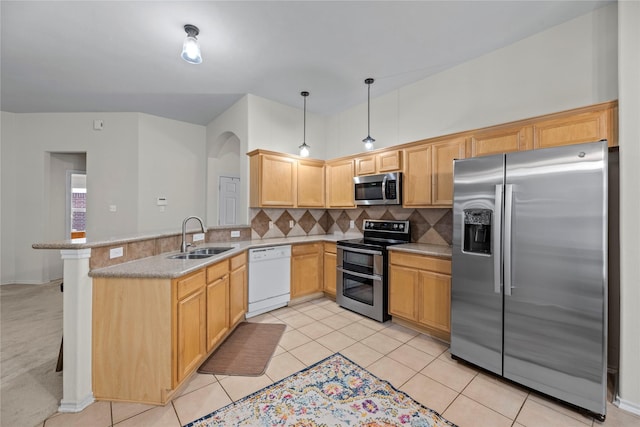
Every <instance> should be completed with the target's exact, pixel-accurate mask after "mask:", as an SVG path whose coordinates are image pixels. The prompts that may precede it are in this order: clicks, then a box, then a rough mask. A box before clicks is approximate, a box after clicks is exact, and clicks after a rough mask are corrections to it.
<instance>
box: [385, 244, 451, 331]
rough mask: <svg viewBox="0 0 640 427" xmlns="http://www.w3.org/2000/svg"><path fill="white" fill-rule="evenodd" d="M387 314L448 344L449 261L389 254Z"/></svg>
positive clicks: (420, 256)
mask: <svg viewBox="0 0 640 427" xmlns="http://www.w3.org/2000/svg"><path fill="white" fill-rule="evenodd" d="M389 313H390V314H391V315H392V316H396V317H399V318H401V319H404V320H407V321H409V322H411V323H413V324H415V325H417V326H418V327H421V328H424V329H425V330H427V331H429V332H430V333H431V334H432V335H434V336H437V337H438V338H441V339H444V340H447V341H448V340H449V337H450V331H451V324H450V316H451V261H450V260H448V259H444V258H437V257H430V256H423V255H417V254H409V253H403V252H397V251H390V253H389Z"/></svg>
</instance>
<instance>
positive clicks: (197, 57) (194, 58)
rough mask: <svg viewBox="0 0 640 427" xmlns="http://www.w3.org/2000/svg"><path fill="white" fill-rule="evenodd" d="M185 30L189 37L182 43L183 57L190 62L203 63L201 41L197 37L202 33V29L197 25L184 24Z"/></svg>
mask: <svg viewBox="0 0 640 427" xmlns="http://www.w3.org/2000/svg"><path fill="white" fill-rule="evenodd" d="M184 31H185V32H186V33H187V37H186V38H185V39H184V43H183V44H182V59H184V60H185V61H187V62H188V63H190V64H201V63H202V55H201V54H200V43H198V39H197V38H196V36H197V35H198V34H200V30H199V29H198V27H196V26H195V25H190V24H187V25H185V26H184Z"/></svg>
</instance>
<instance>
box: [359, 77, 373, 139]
mask: <svg viewBox="0 0 640 427" xmlns="http://www.w3.org/2000/svg"><path fill="white" fill-rule="evenodd" d="M364 82H365V84H366V85H367V137H366V138H365V139H363V140H362V142H364V148H365V150H367V151H369V150H373V143H374V142H376V140H375V139H373V138H371V83H373V82H374V80H373V79H372V78H368V79H365V81H364Z"/></svg>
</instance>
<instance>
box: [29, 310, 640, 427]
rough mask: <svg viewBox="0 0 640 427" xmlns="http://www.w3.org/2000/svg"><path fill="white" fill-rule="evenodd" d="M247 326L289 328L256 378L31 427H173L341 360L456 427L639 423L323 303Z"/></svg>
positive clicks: (194, 386) (196, 378) (229, 379)
mask: <svg viewBox="0 0 640 427" xmlns="http://www.w3.org/2000/svg"><path fill="white" fill-rule="evenodd" d="M249 321H252V322H267V323H285V324H287V329H286V330H285V333H284V335H283V337H282V339H281V341H280V343H279V346H278V347H277V349H276V352H275V353H274V356H273V358H272V360H271V362H270V364H269V366H268V368H267V371H266V373H265V374H264V375H262V376H260V377H236V376H215V375H202V374H198V373H195V374H194V375H193V376H192V377H191V379H190V380H189V382H188V383H187V385H186V386H185V388H184V389H183V390H182V391H181V392H180V395H179V396H178V397H176V398H175V399H174V400H173V401H172V402H171V403H169V404H167V405H165V406H162V407H156V406H150V405H142V404H129V403H118V402H96V403H94V404H92V405H91V406H89V407H88V408H87V409H85V410H84V411H83V412H81V413H78V414H59V413H54V414H52V415H51V416H50V417H49V418H47V419H46V420H45V421H44V422H43V423H42V422H38V421H37V420H34V423H33V424H36V425H37V426H39V427H56V426H65V427H67V426H95V427H107V426H117V427H125V426H172V427H177V426H181V425H183V424H186V423H188V422H191V421H193V420H195V419H197V418H199V417H202V416H204V415H206V414H208V413H210V412H212V411H214V410H216V409H218V408H220V407H222V406H225V405H227V404H229V403H231V402H233V401H236V400H238V399H241V398H242V397H243V396H246V395H247V394H250V393H252V392H254V391H257V390H260V389H261V388H263V387H265V386H268V385H270V384H272V383H273V382H276V381H278V380H280V379H282V378H284V377H286V376H288V375H290V374H292V373H294V372H297V371H299V370H300V369H303V368H305V367H307V366H309V365H311V364H313V363H315V362H317V361H319V360H321V359H323V358H325V357H327V356H329V355H331V354H333V353H335V352H341V353H342V354H343V355H345V356H346V357H348V358H350V359H351V360H353V361H354V362H356V363H358V364H359V365H361V366H363V367H365V368H366V369H367V370H369V371H370V372H372V373H373V374H375V375H376V376H378V377H380V378H382V379H385V380H387V381H389V382H390V383H391V384H393V385H394V386H395V387H396V388H398V389H400V390H402V391H404V392H406V393H408V394H409V395H410V396H412V397H413V398H414V399H415V400H417V401H419V402H420V403H422V404H424V405H425V406H427V407H429V408H432V409H434V410H436V411H438V412H439V413H440V414H442V415H443V416H444V417H445V418H447V419H448V420H450V421H452V422H454V423H456V424H458V425H459V426H461V427H465V426H495V427H499V426H519V427H521V426H528V427H534V426H545V427H550V426H551V427H553V426H563V427H566V426H580V427H584V426H598V425H604V426H608V427H610V426H640V417H636V416H634V415H631V414H629V413H627V412H624V411H621V410H619V409H618V408H617V407H615V406H613V405H608V408H607V411H608V414H607V420H606V422H605V423H602V424H601V423H599V422H597V421H594V420H593V419H591V418H589V417H586V416H584V415H581V414H580V413H578V412H576V411H573V410H571V409H569V408H567V407H565V406H562V405H559V404H557V403H555V402H553V401H551V400H549V399H546V398H544V397H542V396H540V395H538V394H537V393H533V392H529V391H527V390H525V389H523V388H520V387H518V386H514V385H512V384H509V383H507V382H505V381H502V380H499V379H497V378H495V377H493V376H491V375H488V374H486V373H483V372H479V371H477V370H476V369H474V368H472V367H469V366H467V365H465V364H462V363H458V362H456V361H454V360H452V359H451V357H450V355H449V352H448V347H447V345H446V344H445V343H442V342H440V341H438V340H435V339H432V338H430V337H429V336H427V335H423V334H419V333H417V332H415V331H413V330H411V329H407V328H405V327H402V326H399V325H396V324H393V323H391V322H386V323H384V324H381V323H378V322H375V321H372V320H370V319H367V318H364V317H361V316H359V315H357V314H354V313H352V312H349V311H347V310H344V309H342V308H340V307H338V306H337V305H336V304H335V303H334V302H332V301H331V300H328V299H318V300H314V301H311V302H306V303H304V304H300V305H296V306H293V307H285V308H281V309H279V310H276V311H273V312H271V313H266V314H263V315H261V316H258V317H255V318H252V319H249ZM33 424H32V425H33Z"/></svg>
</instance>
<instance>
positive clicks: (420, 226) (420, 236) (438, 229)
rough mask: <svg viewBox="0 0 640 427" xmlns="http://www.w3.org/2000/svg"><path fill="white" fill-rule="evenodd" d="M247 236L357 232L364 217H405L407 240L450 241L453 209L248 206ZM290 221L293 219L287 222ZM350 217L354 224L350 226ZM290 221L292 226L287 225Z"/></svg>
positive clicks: (290, 235)
mask: <svg viewBox="0 0 640 427" xmlns="http://www.w3.org/2000/svg"><path fill="white" fill-rule="evenodd" d="M250 215H251V237H252V238H253V239H267V238H271V237H292V236H311V235H318V234H334V233H336V232H337V233H348V232H357V233H360V234H362V223H363V220H365V219H396V220H409V223H410V227H411V241H412V242H416V243H431V244H439V245H451V242H452V233H453V228H452V227H453V217H452V215H453V213H452V210H451V209H447V208H433V209H405V208H402V207H400V206H371V207H366V208H356V209H257V208H256V209H250ZM291 221H293V223H292V222H291ZM351 221H353V222H354V228H353V229H352V228H350V225H351ZM290 224H293V227H290Z"/></svg>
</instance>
